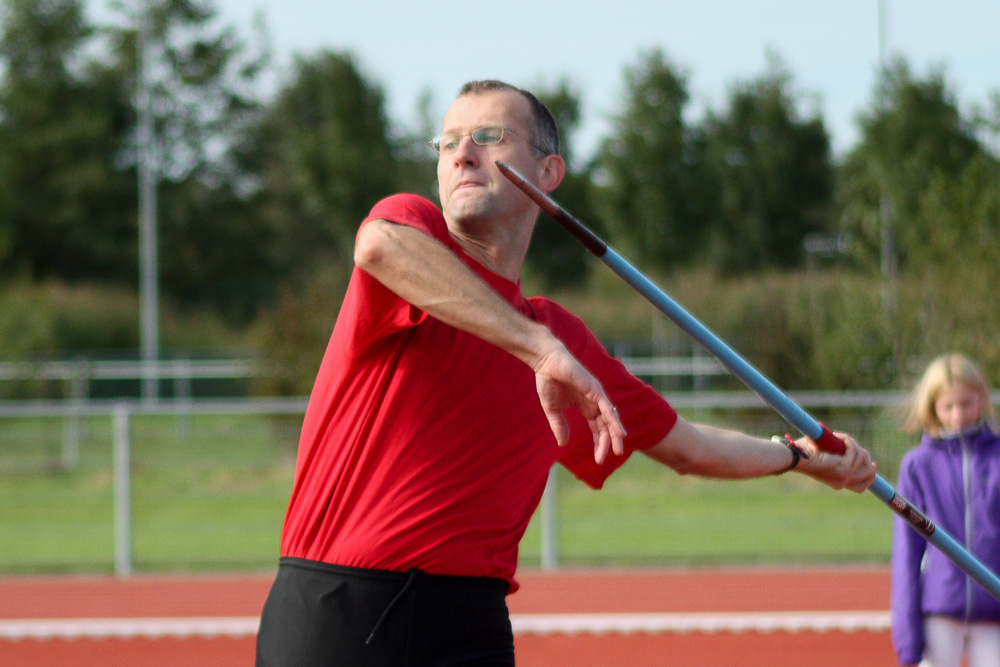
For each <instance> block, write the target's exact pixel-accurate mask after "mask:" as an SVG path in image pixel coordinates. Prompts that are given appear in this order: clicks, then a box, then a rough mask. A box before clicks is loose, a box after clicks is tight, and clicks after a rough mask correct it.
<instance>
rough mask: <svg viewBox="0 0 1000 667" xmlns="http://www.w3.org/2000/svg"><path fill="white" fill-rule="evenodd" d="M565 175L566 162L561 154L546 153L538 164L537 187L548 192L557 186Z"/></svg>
mask: <svg viewBox="0 0 1000 667" xmlns="http://www.w3.org/2000/svg"><path fill="white" fill-rule="evenodd" d="M564 176H566V163H565V162H563V159H562V156H559V155H546V156H545V157H544V158H542V160H541V162H539V164H538V189H539V190H541V191H542V192H545V193H549V192H552V191H553V190H555V189H556V188H557V187H559V184H560V183H562V180H563V177H564Z"/></svg>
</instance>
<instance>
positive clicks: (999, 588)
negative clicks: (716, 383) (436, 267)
mask: <svg viewBox="0 0 1000 667" xmlns="http://www.w3.org/2000/svg"><path fill="white" fill-rule="evenodd" d="M495 162H496V165H497V167H498V168H499V169H500V172H501V173H502V174H503V175H504V176H506V177H507V178H508V179H510V181H511V182H512V183H513V184H514V185H516V186H517V187H518V188H520V189H521V190H522V191H523V192H524V194H526V195H528V197H529V198H531V200H532V201H534V202H535V203H536V204H538V205H539V206H540V207H541V208H542V210H543V211H545V212H546V213H548V214H549V216H551V217H552V219H553V220H555V221H556V222H558V223H559V224H560V225H562V227H563V228H564V229H565V230H566V231H568V232H569V233H570V234H571V235H572V236H573V237H574V238H575V239H576V240H577V241H579V242H580V243H581V244H582V245H583V247H585V248H586V249H587V250H589V251H590V252H591V253H593V254H594V255H595V256H596V257H597V258H599V259H600V260H601V261H602V262H604V263H605V264H606V265H607V266H608V267H609V268H610V269H611V270H612V271H614V272H615V273H617V274H618V276H619V277H621V278H622V279H623V280H624V281H625V282H627V283H628V284H629V285H631V286H632V287H633V288H635V290H636V291H637V292H639V293H640V294H642V295H643V296H644V297H646V299H648V300H649V302H650V303H652V304H653V305H654V306H656V307H657V309H659V310H660V312H662V313H663V314H664V315H666V316H667V317H669V318H670V319H671V320H673V322H674V323H675V324H676V325H677V326H679V327H680V328H681V329H682V330H684V331H685V332H686V333H687V334H688V335H689V336H691V337H692V338H694V339H695V341H697V342H698V343H700V344H701V345H702V346H703V347H704V348H705V349H706V350H708V351H709V352H710V353H711V354H712V355H713V356H714V357H715V358H716V359H718V360H719V361H720V362H721V363H722V365H723V366H725V367H726V369H727V370H728V371H729V372H730V373H732V374H733V375H735V376H736V377H737V378H739V379H740V380H742V381H743V383H744V384H746V385H747V386H748V387H750V389H752V390H753V391H754V392H756V393H757V395H758V396H760V397H761V398H762V399H764V402H765V403H767V404H768V405H769V406H771V407H772V408H773V409H774V410H775V411H776V412H777V413H778V414H779V415H781V416H782V417H784V418H785V420H786V421H787V422H788V423H789V424H791V425H792V426H794V427H795V428H797V429H798V430H799V431H800V432H801V433H803V434H804V435H805V436H807V437H808V438H809V439H810V440H812V441H813V442H815V443H816V445H817V446H818V447H819V448H820V449H822V450H825V451H828V452H832V453H834V454H843V452H844V443H843V442H841V440H840V439H839V438H837V436H835V435H834V434H833V433H832V432H831V431H830V429H828V428H827V427H826V426H824V425H823V424H820V423H819V422H818V421H816V420H815V419H814V418H813V417H812V416H811V415H809V413H807V412H806V411H805V410H803V409H802V408H801V407H799V406H798V404H796V403H795V402H794V401H792V400H791V399H790V398H788V396H787V395H786V394H785V393H784V392H783V391H781V390H780V389H779V388H778V387H777V386H776V385H775V384H774V383H773V382H771V381H770V380H768V379H767V378H766V377H765V376H764V374H763V373H761V372H760V371H758V370H757V369H756V368H754V367H753V366H751V365H750V364H749V363H747V362H746V361H745V360H744V359H743V358H742V357H741V356H740V355H739V354H737V353H736V352H735V351H734V350H733V349H732V348H731V347H729V345H727V344H726V343H725V342H724V341H723V340H722V339H721V338H719V337H718V336H716V335H715V334H714V333H712V331H710V330H709V329H708V328H707V327H706V326H705V325H703V324H702V323H701V322H699V321H698V320H697V319H695V318H694V317H693V316H692V315H691V314H690V313H688V312H687V311H686V310H684V308H682V307H681V306H680V305H679V304H678V303H677V302H676V301H674V300H673V299H671V298H670V297H669V296H668V295H667V294H666V293H665V292H664V291H663V290H661V289H660V288H659V287H657V286H656V285H654V284H653V282H652V281H651V280H649V278H647V277H646V276H645V275H643V274H642V273H641V272H640V271H639V270H638V269H636V268H635V267H634V266H632V265H631V264H629V263H628V261H626V260H625V259H624V258H622V257H621V255H619V254H618V253H617V252H615V251H614V249H613V248H611V247H610V246H608V244H607V243H605V242H604V240H603V239H601V237H599V236H597V234H595V233H594V232H592V231H591V230H590V229H589V228H588V227H587V226H586V225H584V224H583V223H582V222H580V221H579V220H577V219H576V218H574V217H573V216H572V215H570V214H569V212H567V211H566V209H564V208H563V207H562V206H560V205H559V204H558V203H556V201H555V200H554V199H552V197H550V196H549V195H547V194H546V193H544V192H542V191H541V190H539V189H538V188H537V187H535V185H534V184H533V183H530V182H528V180H527V179H525V178H524V176H522V175H521V174H519V173H518V172H517V170H515V169H514V168H513V167H511V166H510V165H507V164H505V163H504V162H501V161H500V160H496V161H495ZM868 490H869V491H871V492H872V493H873V494H875V495H876V496H877V497H878V499H879V500H881V501H882V502H884V503H885V504H886V505H888V506H889V507H890V508H891V509H892V510H893V511H894V512H896V514H898V515H899V516H901V517H902V518H903V519H905V520H906V522H907V523H909V524H910V526H911V527H912V528H913V529H914V530H916V531H917V532H918V533H920V535H922V536H923V537H924V538H925V539H926V540H927V541H928V542H930V543H931V544H933V545H934V546H936V547H937V548H938V549H939V550H941V552H942V553H944V555H946V556H947V557H948V558H950V559H951V561H952V562H953V563H955V565H957V566H958V567H960V568H961V569H962V570H963V571H964V572H965V573H966V574H968V575H969V576H970V577H972V579H973V580H975V581H976V582H977V583H979V585H980V586H982V587H983V588H985V589H986V590H987V591H988V592H989V593H990V595H992V596H993V597H995V598H996V599H998V600H1000V578H998V577H997V575H996V574H994V573H993V572H992V571H991V570H990V569H989V568H988V567H986V566H985V565H983V563H982V562H981V561H980V560H979V559H977V558H976V557H975V556H973V555H972V554H971V553H969V552H968V551H967V550H966V549H965V548H964V547H963V546H962V545H961V544H959V543H958V542H957V541H956V540H955V538H953V537H952V536H951V535H949V534H948V532H947V531H946V530H944V529H943V528H940V527H937V526H935V525H934V522H932V521H931V520H930V519H929V518H928V517H927V516H926V515H924V514H923V513H922V512H921V511H920V510H919V509H917V508H916V507H914V506H913V505H912V504H911V503H910V501H908V500H907V499H906V498H904V497H903V496H901V495H899V493H897V492H896V490H895V489H894V488H893V486H892V485H891V484H889V483H888V482H887V481H885V479H883V478H882V476H881V475H877V474H876V475H875V481H874V482H872V484H871V486H869V487H868Z"/></svg>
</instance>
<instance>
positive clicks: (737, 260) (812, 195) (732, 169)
mask: <svg viewBox="0 0 1000 667" xmlns="http://www.w3.org/2000/svg"><path fill="white" fill-rule="evenodd" d="M791 86H792V77H791V75H790V74H789V72H788V70H787V69H786V68H785V66H784V65H783V64H782V63H781V61H780V60H779V59H778V58H777V57H776V56H774V55H773V54H772V55H769V57H768V64H767V71H766V72H765V74H764V75H763V76H761V77H759V78H757V79H755V80H753V81H750V82H748V83H742V84H738V85H736V86H734V87H733V88H732V89H731V91H730V93H729V99H728V104H727V108H726V109H725V111H724V112H723V113H721V114H716V113H712V112H709V113H708V115H707V118H706V120H705V122H704V136H705V161H706V162H707V164H708V165H709V168H710V170H711V172H712V174H713V181H714V183H715V186H716V187H717V188H718V197H717V200H716V201H717V206H718V208H717V213H716V216H715V219H714V220H713V223H712V226H711V240H710V242H709V259H710V261H711V264H712V265H713V266H714V267H715V269H716V270H718V271H722V272H729V273H740V272H746V271H751V270H758V269H761V268H763V267H765V266H768V265H771V266H778V267H794V266H798V265H800V264H801V261H802V258H803V256H804V250H803V239H804V237H805V235H806V234H808V233H810V232H820V231H827V230H829V228H830V208H831V193H832V188H833V168H832V165H831V162H830V141H829V137H828V136H827V133H826V129H825V127H824V125H823V120H822V118H820V117H819V116H818V115H817V114H815V113H814V114H812V115H809V116H806V117H803V115H802V114H801V113H800V112H799V106H800V105H799V99H798V96H797V95H796V94H795V92H794V91H793V90H792V89H791Z"/></svg>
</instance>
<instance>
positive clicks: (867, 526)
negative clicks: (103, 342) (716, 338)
mask: <svg viewBox="0 0 1000 667" xmlns="http://www.w3.org/2000/svg"><path fill="white" fill-rule="evenodd" d="M298 423H299V418H297V417H282V418H271V417H266V416H263V415H260V416H246V415H241V416H235V417H234V416H229V417H220V416H197V417H188V418H177V417H142V418H135V419H134V422H133V424H132V429H131V433H132V443H133V445H132V454H131V460H132V479H131V490H132V499H133V509H132V536H133V545H132V554H133V559H134V568H135V569H136V570H137V571H147V572H148V571H199V570H256V569H271V568H273V567H274V565H275V563H276V560H277V556H278V538H279V533H280V528H281V522H282V519H283V516H284V511H285V505H286V503H287V501H288V495H289V492H290V490H291V485H292V475H293V466H294V447H295V443H296V440H297V431H298ZM63 427H64V424H63V423H62V422H60V421H58V420H51V419H49V420H45V419H5V420H3V421H0V489H2V492H0V573H6V574H11V573H29V572H109V571H111V570H112V568H113V563H114V541H115V535H114V504H113V497H114V493H113V483H114V480H113V476H112V469H111V420H110V418H96V417H95V418H88V419H86V420H84V423H83V425H82V427H83V428H82V432H83V439H82V444H81V447H80V456H79V462H78V463H77V464H76V465H75V466H73V467H72V468H70V469H66V468H64V467H62V466H61V465H60V461H61V457H60V452H61V447H62V439H63ZM557 508H558V534H557V539H558V544H557V553H558V557H559V562H560V563H561V564H566V565H595V564H599V565H694V564H741V563H789V562H792V563H811V562H823V563H840V562H886V561H887V559H888V554H889V548H890V523H891V513H890V512H889V511H888V510H887V509H886V508H885V507H884V506H882V504H881V503H880V502H879V501H878V500H876V499H875V498H874V497H873V496H871V495H870V494H866V495H864V496H857V495H855V494H851V493H837V492H834V491H832V490H830V489H828V488H826V487H824V486H822V485H819V484H816V483H814V482H811V481H810V480H808V479H805V478H804V477H802V476H799V475H787V476H783V477H776V478H767V479H760V480H752V481H742V482H719V481H712V480H702V479H696V478H690V477H679V476H677V475H676V474H674V473H673V472H671V471H669V470H667V469H665V468H663V467H662V466H659V465H657V464H655V463H653V462H651V461H649V460H648V459H646V458H645V457H642V456H636V457H634V458H633V460H632V461H630V462H629V463H628V464H627V465H626V466H625V467H624V468H623V469H622V470H620V471H618V472H617V473H616V474H615V475H613V476H612V477H611V478H610V479H609V480H608V482H607V484H606V485H605V488H604V489H603V490H601V491H599V492H595V491H593V490H590V489H588V488H587V487H585V486H584V485H583V484H581V483H579V482H577V481H575V480H573V479H572V477H571V475H570V474H569V473H568V472H566V471H565V470H562V469H561V468H560V469H559V471H558V473H557ZM540 544H541V531H540V526H539V521H538V517H537V516H536V517H535V519H533V520H532V523H531V525H530V526H529V528H528V531H527V533H526V535H525V538H524V540H523V541H522V547H521V562H522V564H523V565H527V566H531V565H535V564H538V563H539V562H540V556H539V552H540Z"/></svg>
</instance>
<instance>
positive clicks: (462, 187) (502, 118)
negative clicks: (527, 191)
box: [437, 91, 539, 225]
mask: <svg viewBox="0 0 1000 667" xmlns="http://www.w3.org/2000/svg"><path fill="white" fill-rule="evenodd" d="M529 118H530V107H529V104H528V101H527V100H526V99H524V97H523V96H522V95H520V94H518V93H516V92H514V91H490V92H488V93H484V94H481V95H463V96H462V97H459V98H458V99H456V100H455V102H454V103H453V104H452V105H451V108H449V109H448V112H447V113H446V114H445V117H444V123H443V126H442V134H449V135H456V136H458V137H459V139H458V143H457V145H456V146H455V147H454V150H450V151H449V150H444V151H442V153H441V155H440V156H439V158H438V168H437V175H438V188H439V194H440V197H441V207H442V209H443V210H444V214H445V218H446V219H447V220H448V221H449V223H457V224H459V225H463V224H469V223H475V222H491V221H494V220H500V219H501V218H504V217H508V216H510V215H512V214H514V215H516V214H517V213H518V212H520V211H525V210H527V209H529V208H531V202H530V200H529V199H528V198H527V197H525V196H524V194H523V193H522V192H521V191H520V190H518V189H517V188H516V186H514V185H513V184H512V183H510V181H508V180H507V179H506V178H505V177H504V176H503V174H501V173H500V171H499V169H497V167H496V165H495V164H494V160H502V161H504V162H506V163H507V164H509V165H511V166H512V167H514V168H515V169H517V170H518V171H519V172H521V173H522V174H524V175H525V176H526V177H528V178H529V179H530V178H532V177H533V175H534V172H535V170H536V169H537V167H538V161H539V155H538V153H537V152H536V151H535V149H534V148H533V147H532V145H531V143H530V142H531V141H532V134H531V132H530V130H529V129H528V120H529ZM481 127H503V128H507V129H506V131H504V133H503V139H502V140H501V141H500V142H499V143H495V144H491V145H485V146H480V145H477V144H476V143H475V142H474V141H473V140H472V137H471V136H470V133H471V132H472V131H473V130H475V129H477V128H481Z"/></svg>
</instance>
